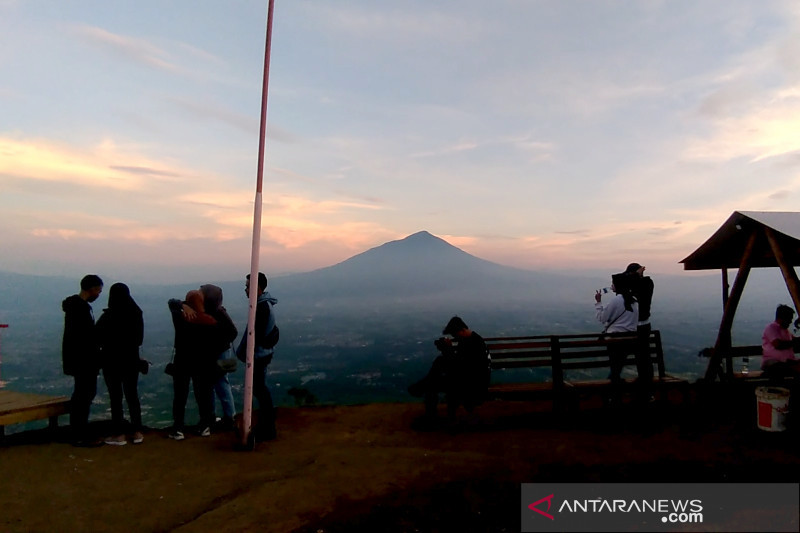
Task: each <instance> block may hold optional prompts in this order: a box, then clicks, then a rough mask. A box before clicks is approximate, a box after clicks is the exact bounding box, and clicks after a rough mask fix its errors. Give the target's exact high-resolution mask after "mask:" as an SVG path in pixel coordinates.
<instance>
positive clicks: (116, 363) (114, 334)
mask: <svg viewBox="0 0 800 533" xmlns="http://www.w3.org/2000/svg"><path fill="white" fill-rule="evenodd" d="M96 329H97V337H98V341H99V344H100V350H101V356H102V365H103V377H104V378H105V382H106V387H107V388H108V398H109V401H110V403H111V422H112V427H113V434H112V435H111V436H109V437H108V438H106V440H105V443H106V444H111V445H115V446H122V445H125V444H127V442H128V441H127V439H126V438H125V433H124V431H125V419H124V418H123V415H122V395H123V393H124V395H125V401H126V402H127V403H128V412H129V414H130V417H131V426H132V429H133V434H132V436H131V440H132V442H133V443H134V444H140V443H141V442H142V441H143V440H144V435H143V434H142V408H141V404H140V402H139V391H138V386H139V346H141V345H142V341H143V340H144V320H143V318H142V310H141V309H140V308H139V306H138V305H136V302H135V301H134V299H133V298H132V297H131V291H130V289H129V288H128V286H127V285H125V284H124V283H115V284H113V285H112V286H111V288H110V289H109V291H108V307H107V308H106V309H105V310H104V311H103V314H102V315H100V318H98V319H97V325H96Z"/></svg>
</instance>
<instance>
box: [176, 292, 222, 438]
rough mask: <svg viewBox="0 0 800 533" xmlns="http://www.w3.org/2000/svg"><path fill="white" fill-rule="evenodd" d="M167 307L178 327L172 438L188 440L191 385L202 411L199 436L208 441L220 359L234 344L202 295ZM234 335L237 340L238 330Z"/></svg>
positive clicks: (193, 296)
mask: <svg viewBox="0 0 800 533" xmlns="http://www.w3.org/2000/svg"><path fill="white" fill-rule="evenodd" d="M168 305H169V310H170V313H171V314H172V324H173V326H174V327H175V354H174V360H173V367H174V373H173V376H172V385H173V394H174V396H173V399H172V418H173V427H172V431H171V432H170V433H169V437H170V438H171V439H174V440H183V439H184V438H185V434H184V431H185V426H184V422H185V421H184V417H185V414H186V400H187V398H188V396H189V383H190V382H191V384H192V388H193V389H194V397H195V400H196V401H197V407H198V410H199V411H200V423H199V425H198V434H199V435H200V436H201V437H208V436H210V435H211V426H212V425H213V424H214V421H215V418H214V382H215V381H216V379H217V378H218V372H219V371H218V368H219V367H218V366H217V356H218V355H219V353H220V352H221V351H222V349H223V348H224V347H225V346H226V345H227V344H230V342H231V338H230V336H229V335H230V333H229V331H228V330H229V327H228V326H227V325H222V326H220V324H218V322H217V320H216V319H215V318H214V317H213V316H211V315H210V314H208V313H206V312H205V308H204V307H203V297H202V293H201V292H200V291H197V290H195V291H189V292H188V293H187V294H186V298H185V300H184V301H183V302H182V301H180V300H177V299H170V300H169V302H168ZM231 324H232V323H231ZM233 335H234V337H235V336H236V333H235V327H234V334H233Z"/></svg>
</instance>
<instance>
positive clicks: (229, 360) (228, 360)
mask: <svg viewBox="0 0 800 533" xmlns="http://www.w3.org/2000/svg"><path fill="white" fill-rule="evenodd" d="M217 366H218V367H219V369H220V370H222V371H223V372H225V373H226V374H230V373H231V372H236V367H237V361H236V356H235V355H234V350H233V345H230V346H228V349H227V350H225V351H224V352H222V354H220V356H219V358H218V359H217Z"/></svg>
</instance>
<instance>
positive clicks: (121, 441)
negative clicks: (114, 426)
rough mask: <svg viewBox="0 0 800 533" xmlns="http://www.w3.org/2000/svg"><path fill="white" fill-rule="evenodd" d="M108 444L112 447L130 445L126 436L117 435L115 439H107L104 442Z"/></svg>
mask: <svg viewBox="0 0 800 533" xmlns="http://www.w3.org/2000/svg"><path fill="white" fill-rule="evenodd" d="M103 442H105V443H106V444H110V445H111V446H125V445H126V444H128V441H127V440H125V435H115V436H113V437H106V440H104V441H103Z"/></svg>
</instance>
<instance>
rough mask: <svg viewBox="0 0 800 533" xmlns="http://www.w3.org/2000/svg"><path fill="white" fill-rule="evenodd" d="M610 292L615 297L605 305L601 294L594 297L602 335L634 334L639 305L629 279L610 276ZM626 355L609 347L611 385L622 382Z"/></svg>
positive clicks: (622, 275) (598, 293) (597, 293)
mask: <svg viewBox="0 0 800 533" xmlns="http://www.w3.org/2000/svg"><path fill="white" fill-rule="evenodd" d="M611 290H613V291H614V292H615V293H616V295H615V296H614V298H612V299H611V301H610V302H608V304H607V305H603V303H602V301H601V300H602V294H601V293H600V291H597V292H596V293H595V295H594V301H595V303H594V307H595V311H596V316H597V320H598V321H599V322H601V323H602V324H603V326H604V327H603V333H622V332H628V331H630V332H636V327H637V324H638V323H639V304H638V302H637V301H636V297H635V296H634V295H633V290H632V288H631V284H630V277H629V276H627V275H626V274H624V273H622V274H614V275H613V276H611ZM627 357H628V354H627V353H626V352H624V351H622V352H621V351H619V350H615V349H611V347H609V359H610V366H611V374H610V375H609V379H610V380H611V383H612V384H619V383H620V382H621V380H622V367H623V365H624V363H625V359H626V358H627Z"/></svg>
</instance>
